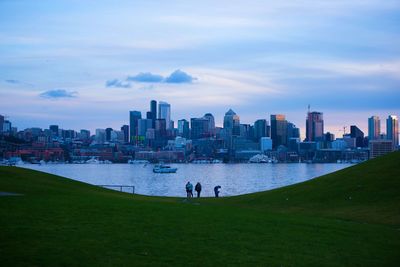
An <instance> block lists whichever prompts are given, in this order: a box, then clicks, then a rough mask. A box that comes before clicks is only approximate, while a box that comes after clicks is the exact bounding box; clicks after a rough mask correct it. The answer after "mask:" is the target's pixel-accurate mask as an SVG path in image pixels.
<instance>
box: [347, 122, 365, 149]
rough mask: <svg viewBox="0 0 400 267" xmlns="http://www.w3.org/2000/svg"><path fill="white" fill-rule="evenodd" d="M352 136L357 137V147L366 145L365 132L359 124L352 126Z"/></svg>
mask: <svg viewBox="0 0 400 267" xmlns="http://www.w3.org/2000/svg"><path fill="white" fill-rule="evenodd" d="M350 137H351V138H355V139H356V147H364V146H365V145H364V133H363V131H361V130H360V129H359V128H358V127H357V126H355V125H351V126H350Z"/></svg>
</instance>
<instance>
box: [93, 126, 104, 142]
mask: <svg viewBox="0 0 400 267" xmlns="http://www.w3.org/2000/svg"><path fill="white" fill-rule="evenodd" d="M95 140H96V143H98V144H103V143H104V142H105V141H106V130H104V129H96V136H95Z"/></svg>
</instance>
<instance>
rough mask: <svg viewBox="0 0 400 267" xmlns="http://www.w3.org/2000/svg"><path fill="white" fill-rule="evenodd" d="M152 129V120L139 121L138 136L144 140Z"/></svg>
mask: <svg viewBox="0 0 400 267" xmlns="http://www.w3.org/2000/svg"><path fill="white" fill-rule="evenodd" d="M150 128H152V120H151V119H139V120H138V136H140V137H141V138H142V139H144V138H145V137H146V132H147V130H148V129H150Z"/></svg>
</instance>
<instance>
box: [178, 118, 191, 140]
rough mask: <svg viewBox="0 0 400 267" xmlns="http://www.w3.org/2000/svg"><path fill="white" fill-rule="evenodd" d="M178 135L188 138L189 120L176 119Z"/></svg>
mask: <svg viewBox="0 0 400 267" xmlns="http://www.w3.org/2000/svg"><path fill="white" fill-rule="evenodd" d="M178 135H179V136H181V137H184V138H189V135H190V129H189V122H188V121H187V120H185V119H182V120H178Z"/></svg>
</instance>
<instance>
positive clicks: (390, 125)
mask: <svg viewBox="0 0 400 267" xmlns="http://www.w3.org/2000/svg"><path fill="white" fill-rule="evenodd" d="M386 138H387V139H388V140H391V141H392V144H393V147H394V148H396V147H397V146H398V145H399V120H398V118H397V116H395V115H389V117H388V118H387V120H386Z"/></svg>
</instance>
